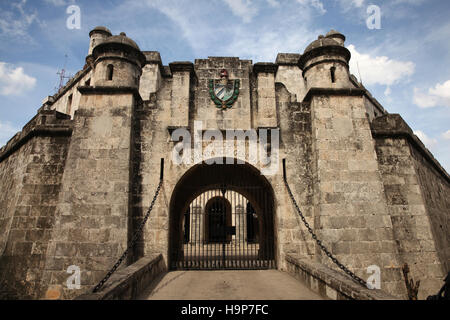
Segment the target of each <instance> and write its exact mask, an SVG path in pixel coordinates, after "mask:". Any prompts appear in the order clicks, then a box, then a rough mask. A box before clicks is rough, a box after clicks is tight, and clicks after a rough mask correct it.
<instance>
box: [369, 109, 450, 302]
mask: <svg viewBox="0 0 450 320" xmlns="http://www.w3.org/2000/svg"><path fill="white" fill-rule="evenodd" d="M372 132H373V135H374V137H375V142H376V151H377V156H378V161H379V171H380V173H381V176H382V180H383V184H384V192H385V196H386V202H387V206H388V210H389V214H390V216H391V221H392V226H393V230H394V239H395V242H396V246H397V248H398V252H399V263H400V264H401V265H403V264H404V263H407V264H408V265H409V267H410V270H411V277H412V278H413V279H414V280H415V281H417V280H420V282H421V284H420V288H419V298H420V299H425V298H426V297H427V296H428V295H431V294H436V292H437V291H439V289H440V287H441V285H442V280H443V278H444V274H446V271H448V270H449V268H448V259H449V256H448V248H449V236H448V235H449V230H448V219H449V217H448V213H449V212H448V210H449V209H448V208H449V200H448V196H446V195H448V193H449V178H448V175H446V173H445V171H444V170H443V169H442V168H440V166H439V165H438V163H437V162H435V160H434V159H432V158H430V156H431V154H429V152H428V151H427V150H426V148H425V147H424V146H423V144H422V143H421V142H420V141H419V140H418V139H417V137H415V136H414V134H413V133H412V130H411V129H410V128H409V127H408V126H407V125H406V123H405V122H404V121H403V119H402V118H401V117H400V116H399V115H385V116H382V117H379V118H376V119H375V120H374V121H373V123H372ZM436 167H437V168H438V169H436Z"/></svg>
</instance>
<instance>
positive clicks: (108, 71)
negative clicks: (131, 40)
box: [106, 64, 114, 81]
mask: <svg viewBox="0 0 450 320" xmlns="http://www.w3.org/2000/svg"><path fill="white" fill-rule="evenodd" d="M113 73H114V67H113V65H112V64H110V65H108V67H107V69H106V74H107V79H108V80H109V81H111V80H112V79H113Z"/></svg>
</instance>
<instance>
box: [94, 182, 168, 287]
mask: <svg viewBox="0 0 450 320" xmlns="http://www.w3.org/2000/svg"><path fill="white" fill-rule="evenodd" d="M162 182H163V180H162V179H161V180H160V181H159V184H158V188H156V192H155V195H154V197H153V200H152V203H151V204H150V207H149V208H148V210H147V213H146V214H145V217H144V220H143V221H142V222H141V224H140V226H139V228H138V230H137V231H136V232H135V233H134V235H133V238H132V239H131V241H130V244H129V245H128V247H127V249H126V250H125V252H124V253H123V254H122V256H121V257H120V258H119V260H117V262H116V264H115V265H114V266H113V267H112V269H111V270H110V271H109V272H108V273H107V274H106V276H105V277H104V278H103V279H102V280H101V281H100V282H99V283H98V284H97V285H96V286H95V288H94V290H92V292H94V293H95V292H97V291H98V290H100V289H101V288H102V287H103V285H104V284H105V283H106V281H108V279H109V278H110V277H111V275H112V274H113V273H114V272H115V271H116V270H117V268H118V267H119V266H120V265H121V264H122V262H123V260H125V258H126V256H127V255H128V252H129V251H130V250H131V249H132V248H133V247H134V245H135V244H136V241H137V240H138V238H139V236H140V235H141V234H142V230H143V229H144V225H145V223H146V222H147V220H148V218H149V216H150V212H151V211H152V209H153V206H154V205H155V201H156V198H157V197H158V194H159V191H160V190H161V185H162Z"/></svg>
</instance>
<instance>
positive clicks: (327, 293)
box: [286, 255, 398, 300]
mask: <svg viewBox="0 0 450 320" xmlns="http://www.w3.org/2000/svg"><path fill="white" fill-rule="evenodd" d="M286 262H287V264H288V270H287V272H288V273H289V274H291V275H292V276H293V277H294V278H296V279H298V280H300V281H301V282H302V283H304V284H305V285H306V286H308V287H309V288H310V289H311V290H313V291H314V292H316V293H318V294H320V295H321V296H323V297H324V298H326V299H331V300H398V298H397V297H394V296H392V295H390V294H388V293H385V292H384V291H381V290H370V289H368V288H366V287H363V286H361V285H360V284H357V283H356V282H354V281H353V280H352V279H351V278H350V277H348V276H347V275H345V274H342V273H340V272H338V271H335V270H333V269H330V268H328V267H327V266H325V265H323V264H321V263H318V262H314V261H309V260H306V259H299V258H295V257H293V256H290V255H287V256H286Z"/></svg>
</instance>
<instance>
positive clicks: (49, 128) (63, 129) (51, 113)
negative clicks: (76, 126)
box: [0, 110, 72, 163]
mask: <svg viewBox="0 0 450 320" xmlns="http://www.w3.org/2000/svg"><path fill="white" fill-rule="evenodd" d="M71 134H72V122H71V120H70V116H69V115H66V114H64V113H60V112H57V111H55V110H41V111H39V113H38V114H37V115H36V116H34V117H33V119H31V120H30V121H29V122H28V123H27V124H26V125H25V126H24V127H23V129H22V131H21V132H18V133H16V135H15V136H14V137H12V138H11V139H10V140H9V141H8V142H7V144H6V145H5V146H3V147H2V148H0V163H1V162H2V161H3V160H5V159H6V158H7V157H8V156H10V155H11V154H12V153H14V152H15V151H16V150H18V149H19V148H20V147H21V146H22V145H24V144H25V143H26V142H27V141H29V140H30V139H31V138H33V137H35V136H70V135H71Z"/></svg>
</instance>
